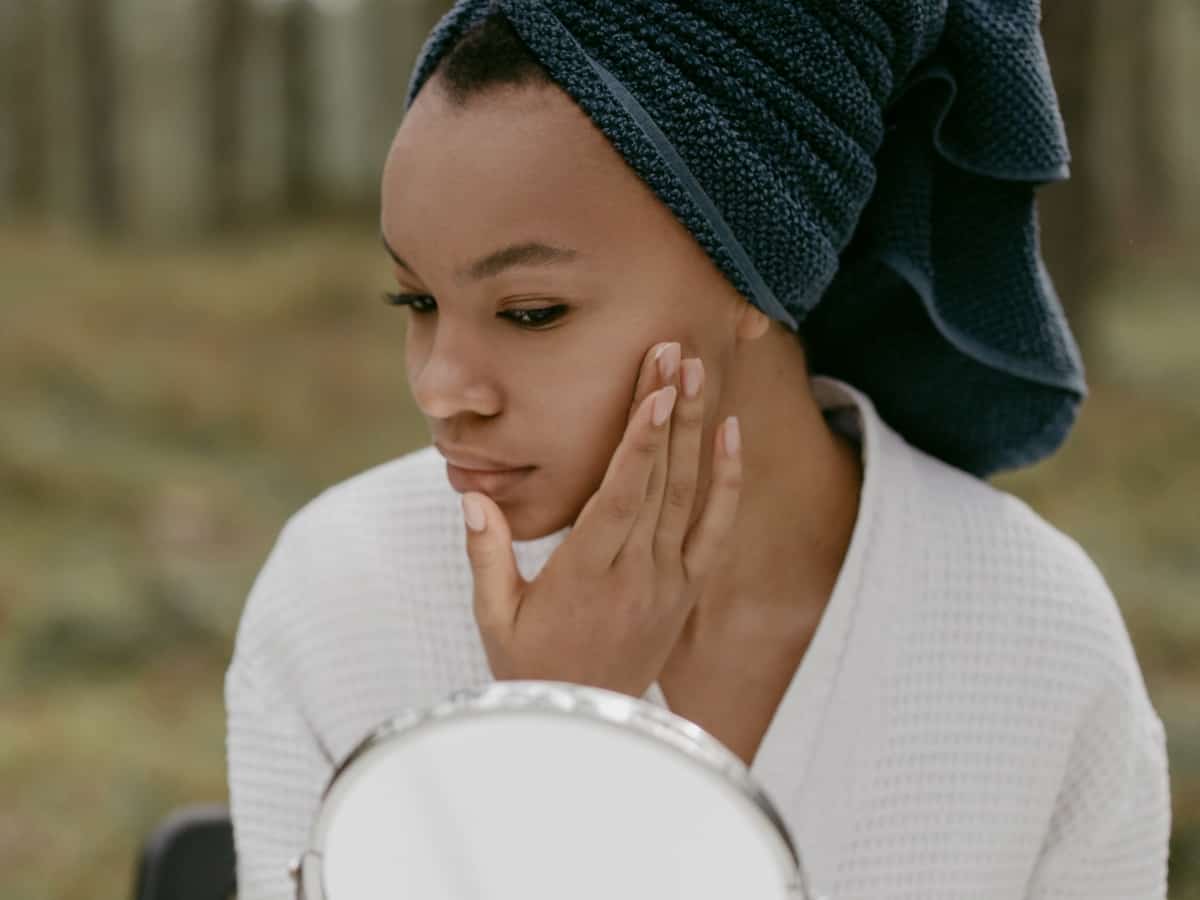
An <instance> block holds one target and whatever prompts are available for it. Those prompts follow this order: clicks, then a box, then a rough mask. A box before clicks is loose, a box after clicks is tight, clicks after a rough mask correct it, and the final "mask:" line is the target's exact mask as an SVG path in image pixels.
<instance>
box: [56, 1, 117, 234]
mask: <svg viewBox="0 0 1200 900" xmlns="http://www.w3.org/2000/svg"><path fill="white" fill-rule="evenodd" d="M71 12H72V14H73V15H74V17H75V26H76V28H77V29H78V35H79V51H80V62H81V67H82V70H83V75H84V77H83V79H82V83H81V89H82V91H83V103H82V109H81V110H80V112H81V114H82V116H81V118H82V121H83V141H84V143H83V146H84V165H85V171H84V178H85V185H86V190H87V211H86V212H87V216H88V218H89V220H90V224H91V225H92V226H93V227H94V228H95V229H96V230H97V231H101V232H106V231H110V230H112V229H114V228H116V227H117V226H119V225H120V221H121V217H122V212H123V210H122V208H121V203H120V200H119V199H118V198H119V196H120V186H119V184H118V171H117V156H116V150H117V147H116V134H115V132H114V127H115V123H116V121H117V76H116V64H115V58H114V49H113V43H114V36H113V13H112V5H111V3H110V2H109V0H75V3H74V4H73V5H72V7H71ZM50 64H51V65H54V64H55V61H54V60H53V59H51V61H50Z"/></svg>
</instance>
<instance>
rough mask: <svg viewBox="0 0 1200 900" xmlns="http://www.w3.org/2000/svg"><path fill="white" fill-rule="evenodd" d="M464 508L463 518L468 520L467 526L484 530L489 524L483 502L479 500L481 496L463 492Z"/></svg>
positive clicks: (475, 529) (473, 529) (476, 529)
mask: <svg viewBox="0 0 1200 900" xmlns="http://www.w3.org/2000/svg"><path fill="white" fill-rule="evenodd" d="M462 508H463V518H464V519H466V520H467V527H468V528H470V529H471V530H472V531H483V529H484V528H485V527H486V526H487V516H486V515H484V512H483V504H481V503H480V502H479V498H478V497H473V496H471V495H470V494H463V498H462Z"/></svg>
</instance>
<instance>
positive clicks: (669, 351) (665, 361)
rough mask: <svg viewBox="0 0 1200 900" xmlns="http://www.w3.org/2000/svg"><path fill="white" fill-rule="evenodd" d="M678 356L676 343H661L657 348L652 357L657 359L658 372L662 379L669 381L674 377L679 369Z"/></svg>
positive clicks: (678, 351)
mask: <svg viewBox="0 0 1200 900" xmlns="http://www.w3.org/2000/svg"><path fill="white" fill-rule="evenodd" d="M679 356H680V350H679V344H677V343H674V342H672V343H670V344H663V345H662V346H661V347H659V348H658V353H656V354H655V355H654V358H655V359H657V360H658V374H659V375H661V376H662V379H663V381H670V380H671V379H672V378H674V377H675V372H676V371H677V370H678V369H679Z"/></svg>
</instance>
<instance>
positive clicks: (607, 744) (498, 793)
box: [293, 681, 818, 900]
mask: <svg viewBox="0 0 1200 900" xmlns="http://www.w3.org/2000/svg"><path fill="white" fill-rule="evenodd" d="M293 877H294V878H295V879H296V884H297V897H298V898H299V900H385V898H386V900H408V898H420V900H515V898H521V900H561V898H564V897H570V898H572V900H614V898H618V897H619V898H622V900H643V898H644V900H684V898H687V900H728V898H730V897H739V898H753V900H818V898H814V897H812V895H811V894H810V893H809V891H808V887H807V883H806V878H805V876H804V869H803V866H802V864H801V861H800V858H799V855H798V854H797V852H796V849H795V847H794V845H793V843H792V840H791V837H790V836H789V834H788V832H787V829H786V827H785V826H784V824H783V822H782V820H781V819H780V817H779V815H778V813H777V812H776V810H775V809H774V807H773V806H772V805H771V803H770V801H769V800H768V799H767V796H766V795H765V793H763V791H762V790H761V789H760V788H759V787H757V786H756V785H755V784H754V783H753V782H752V781H751V778H750V773H749V771H748V770H747V768H746V766H745V764H744V763H743V762H742V761H741V760H740V759H739V758H738V757H737V756H735V755H734V754H733V753H732V752H731V751H730V750H728V749H727V748H726V747H725V746H724V745H722V744H721V743H720V742H719V741H717V740H716V739H715V738H714V737H712V736H711V735H709V734H708V733H707V732H705V731H704V730H703V729H701V728H700V727H699V726H697V725H696V724H694V723H692V722H690V721H688V720H687V719H684V718H682V717H681V716H677V715H675V714H674V713H671V712H669V711H668V710H665V709H660V708H659V707H657V706H655V705H653V704H651V703H647V702H645V701H642V700H639V699H636V698H634V697H630V696H627V695H625V694H620V693H615V692H612V691H607V690H602V689H599V688H593V687H585V686H581V685H575V684H564V683H560V682H547V681H504V682H497V683H495V684H492V685H488V686H485V687H481V688H476V689H471V690H465V691H457V692H455V693H454V694H451V695H450V696H449V697H448V698H447V699H445V700H444V701H442V702H440V703H438V704H436V705H434V706H432V707H429V708H427V709H420V710H414V711H411V712H408V713H406V714H404V715H401V716H398V717H397V718H394V719H391V720H389V721H388V722H386V723H384V724H383V725H382V726H381V727H380V728H378V729H377V730H376V731H375V732H374V733H372V734H371V735H370V736H369V737H367V738H366V740H364V741H363V742H362V743H361V744H360V745H359V746H358V747H357V749H355V750H354V752H353V753H351V755H350V756H349V757H348V759H347V760H346V761H345V762H344V763H343V764H342V766H341V767H340V768H339V769H338V771H337V772H336V773H335V774H334V776H333V778H332V779H331V781H330V783H329V786H328V787H327V789H326V791H325V794H324V797H323V799H322V802H321V805H320V808H319V810H318V814H317V819H316V822H315V825H314V827H313V830H312V836H311V840H310V843H309V849H308V850H307V851H305V853H304V854H303V855H302V856H301V857H300V858H299V860H297V862H296V864H295V865H294V866H293Z"/></svg>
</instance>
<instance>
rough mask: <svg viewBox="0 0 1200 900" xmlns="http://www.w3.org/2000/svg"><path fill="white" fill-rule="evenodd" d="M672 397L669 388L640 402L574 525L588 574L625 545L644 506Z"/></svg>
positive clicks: (603, 567) (605, 566)
mask: <svg viewBox="0 0 1200 900" xmlns="http://www.w3.org/2000/svg"><path fill="white" fill-rule="evenodd" d="M676 393H677V392H676V390H675V387H674V386H673V385H668V386H667V387H665V388H660V389H659V390H657V391H655V392H654V393H653V394H651V395H650V396H648V397H647V398H646V399H645V400H644V401H642V404H641V405H640V406H639V407H638V409H637V412H636V413H635V414H634V417H633V422H632V423H631V424H630V427H629V428H628V429H626V431H625V437H624V438H623V439H622V441H621V443H620V444H619V445H618V446H617V449H616V452H614V453H613V456H612V460H611V461H610V462H609V464H608V471H606V472H605V473H604V480H603V481H602V482H601V483H600V487H599V488H597V489H596V493H595V494H593V495H592V497H591V499H589V500H588V502H587V504H586V505H585V506H584V507H583V510H582V512H580V513H579V517H578V518H577V519H576V520H575V528H574V530H573V531H572V534H571V539H572V540H573V541H576V542H577V543H578V547H579V550H578V552H579V559H580V561H581V565H583V566H584V567H585V569H586V570H587V571H590V572H597V573H598V572H603V571H606V570H607V569H608V568H609V567H611V566H612V564H613V561H614V560H615V559H616V558H617V555H618V554H619V553H620V552H621V548H622V547H623V546H624V545H625V543H626V541H627V540H628V539H629V534H630V531H631V530H632V528H633V523H634V522H635V521H636V520H637V517H638V513H639V512H641V509H642V505H643V504H644V503H645V502H646V491H647V489H648V487H649V484H650V475H651V473H652V471H653V470H654V463H655V461H656V460H657V458H658V454H659V449H660V447H661V445H663V444H665V443H666V441H667V423H668V422H669V421H670V419H671V410H672V408H673V407H674V405H675V395H676Z"/></svg>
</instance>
